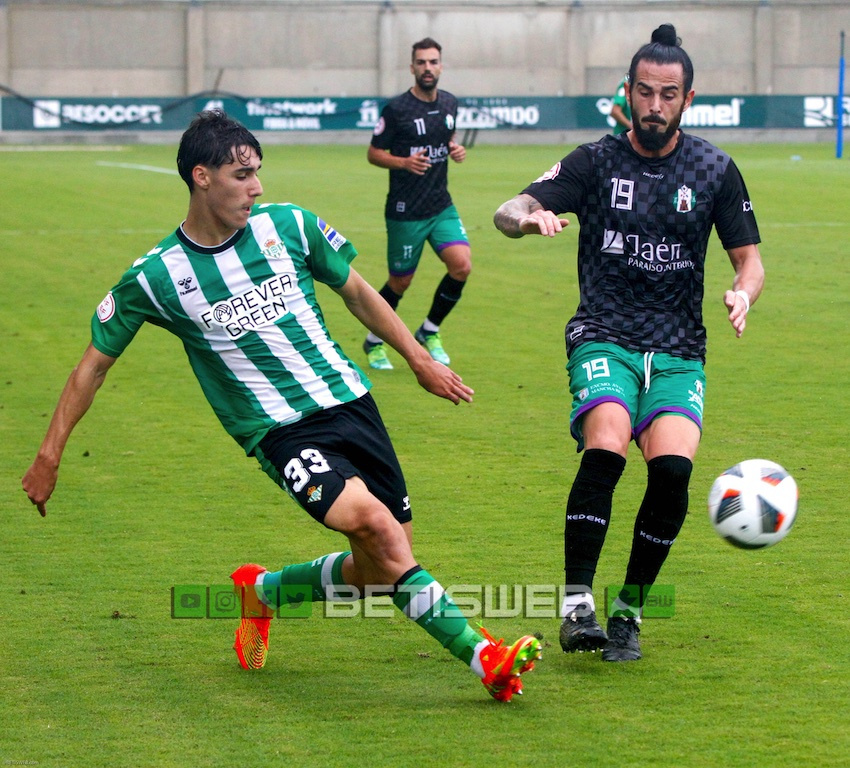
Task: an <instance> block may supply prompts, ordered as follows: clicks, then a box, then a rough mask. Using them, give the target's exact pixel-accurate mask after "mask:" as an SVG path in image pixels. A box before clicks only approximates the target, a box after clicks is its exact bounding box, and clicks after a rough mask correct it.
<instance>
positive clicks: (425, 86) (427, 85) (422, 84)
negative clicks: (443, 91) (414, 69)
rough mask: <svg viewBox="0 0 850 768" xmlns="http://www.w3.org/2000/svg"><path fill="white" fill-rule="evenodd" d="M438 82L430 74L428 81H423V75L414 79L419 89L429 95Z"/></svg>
mask: <svg viewBox="0 0 850 768" xmlns="http://www.w3.org/2000/svg"><path fill="white" fill-rule="evenodd" d="M429 74H430V73H429ZM439 80H440V78H439V77H437V76H436V75H434V74H431V79H430V80H425V78H424V75H420V76H419V77H417V78H416V85H418V86H419V89H420V90H422V91H424V92H425V93H431V91H433V90H435V89H436V87H437V83H438V82H439Z"/></svg>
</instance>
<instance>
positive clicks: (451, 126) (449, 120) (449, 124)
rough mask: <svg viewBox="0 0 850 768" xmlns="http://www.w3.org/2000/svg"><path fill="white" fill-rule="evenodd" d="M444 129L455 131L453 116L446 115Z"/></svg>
mask: <svg viewBox="0 0 850 768" xmlns="http://www.w3.org/2000/svg"><path fill="white" fill-rule="evenodd" d="M446 128H448V129H449V130H450V131H453V130H454V129H455V119H454V116H452V115H446Z"/></svg>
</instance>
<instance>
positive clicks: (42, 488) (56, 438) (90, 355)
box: [21, 344, 115, 517]
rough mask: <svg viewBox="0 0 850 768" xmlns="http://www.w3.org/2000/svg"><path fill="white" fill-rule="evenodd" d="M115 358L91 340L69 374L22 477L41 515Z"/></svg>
mask: <svg viewBox="0 0 850 768" xmlns="http://www.w3.org/2000/svg"><path fill="white" fill-rule="evenodd" d="M114 362H115V358H114V357H109V356H108V355H104V354H103V353H102V352H98V351H97V350H96V349H95V348H94V347H93V346H92V345H91V344H89V347H88V349H86V351H85V353H84V354H83V357H82V359H81V360H80V362H79V363H78V364H77V367H76V368H74V370H73V371H72V372H71V375H70V376H69V377H68V381H67V383H66V384H65V388H64V389H63V390H62V394H61V396H60V397H59V403H58V404H57V405H56V410H55V411H54V412H53V418H52V419H51V420H50V426H49V427H48V428H47V434H46V435H45V437H44V441H43V442H42V444H41V448H39V449H38V453H37V454H36V457H35V461H33V463H32V465H31V466H30V468H29V469H28V470H27V472H26V474H25V475H24V477H23V480H22V481H21V485H23V488H24V490H25V491H26V493H27V496H28V497H29V500H30V501H31V502H32V503H33V504H35V506H36V507H37V508H38V511H39V512H40V513H41V516H42V517H44V516H45V515H46V514H47V508H46V505H47V500H48V499H49V498H50V497H51V495H52V494H53V489H54V488H55V487H56V480H57V477H58V476H59V463H60V462H61V461H62V453H63V452H64V451H65V445H66V444H67V442H68V438H69V437H70V436H71V432H72V431H73V429H74V427H75V426H76V425H77V422H78V421H79V420H80V419H81V418H83V416H84V415H85V414H86V411H88V409H89V407H90V406H91V404H92V401H93V400H94V396H95V394H96V393H97V390H98V389H100V386H101V384H103V381H104V379H105V378H106V373H107V371H108V370H109V369H110V368H111V367H112V364H113V363H114Z"/></svg>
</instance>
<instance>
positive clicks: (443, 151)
mask: <svg viewBox="0 0 850 768" xmlns="http://www.w3.org/2000/svg"><path fill="white" fill-rule="evenodd" d="M441 53H442V48H441V47H440V44H439V43H437V42H436V41H435V40H432V39H431V38H430V37H426V38H425V39H424V40H420V41H419V42H416V43H414V44H413V52H412V55H411V64H410V71H411V74H412V75H413V77H414V83H413V86H412V87H411V88H410V89H409V90H407V91H405V92H404V93H402V94H401V95H400V96H396V97H395V98H394V99H390V101H389V102H388V103H387V105H386V106H385V107H384V109H383V110H382V111H381V117H380V120H378V124H377V125H376V126H375V131H374V133H373V135H372V141H371V144H370V145H369V151H368V155H367V157H368V160H369V162H370V163H372V164H373V165H376V166H378V167H379V168H387V169H388V170H389V172H390V173H389V176H390V188H389V193H388V194H387V202H386V206H385V209H384V218H385V220H386V225H387V266H388V268H389V277H388V279H387V282H386V283H385V285H384V286H383V288H381V290H380V294H381V296H383V297H384V299H386V301H387V303H388V304H389V305H390V306H391V307H392V308H393V309H397V308H398V304H399V302H400V301H401V298H402V296H403V295H404V292H405V291H406V290H407V289H408V287H409V286H410V283H411V281H412V280H413V275H414V274H415V272H416V267H417V266H418V265H419V259H420V257H421V256H422V251H423V249H424V246H425V243H426V242H427V243H428V244H429V245H430V246H431V248H432V249H433V250H434V251H435V252H436V254H437V255H438V256H439V257H440V259H441V260H442V261H443V263H444V264H445V265H446V274H445V276H444V277H443V279H442V280H441V281H440V284H439V285H438V286H437V290H436V292H435V293H434V299H433V302H432V303H431V308H430V309H429V311H428V315H427V317H426V318H425V320H424V321H423V323H422V324H421V325H420V326H419V328H417V330H416V332H415V333H414V336H415V337H416V340H417V341H418V342H419V343H420V344H421V345H422V346H424V347H425V349H427V350H428V352H429V353H430V355H431V357H432V358H433V359H434V360H436V361H437V362H439V363H443V364H444V365H448V364H449V362H450V359H449V356H448V354H447V353H446V351H445V349H444V348H443V342H442V337H441V336H440V324H441V323H442V322H443V320H445V319H446V316H447V315H448V314H449V312H451V311H452V309H454V306H455V304H457V302H458V301H460V296H461V293H462V291H463V288H464V286H465V285H466V280H467V278H468V277H469V273H470V271H471V270H472V255H471V251H470V247H469V239H468V238H467V235H466V230H465V229H464V226H463V222H462V221H461V220H460V216H459V214H458V212H457V209H456V208H455V207H454V205H453V204H452V198H451V195H450V194H449V190H448V161H449V159H451V160H453V161H454V162H456V163H460V162H463V160H464V158H465V157H466V149H465V148H464V147H463V146H462V145H461V144H458V143H457V142H456V141H455V140H454V135H455V121H456V120H457V99H456V98H455V97H454V96H453V95H452V94H450V93H449V92H448V91H443V90H438V89H437V83H438V82H439V80H440V74H441V73H442V71H443V64H442V58H441ZM363 349H364V351H365V352H366V354H367V356H368V359H369V366H370V367H371V368H375V369H378V370H381V369H390V368H392V367H393V366H392V363H391V362H390V360H389V358H388V357H387V353H386V350H385V348H384V344H383V342H382V340H381V339H380V338H379V337H378V336H376V335H375V334H372V333H370V334H369V336H368V337H367V338H366V341H365V342H364V344H363Z"/></svg>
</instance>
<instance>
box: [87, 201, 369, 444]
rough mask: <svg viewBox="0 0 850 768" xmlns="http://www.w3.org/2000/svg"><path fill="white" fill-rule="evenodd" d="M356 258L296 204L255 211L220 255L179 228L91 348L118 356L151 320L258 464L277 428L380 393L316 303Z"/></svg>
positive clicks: (151, 255)
mask: <svg viewBox="0 0 850 768" xmlns="http://www.w3.org/2000/svg"><path fill="white" fill-rule="evenodd" d="M356 255H357V251H356V250H355V248H354V246H353V245H352V244H351V243H349V242H348V240H346V238H345V237H343V236H342V235H341V234H339V233H338V232H337V231H336V230H334V229H333V228H332V227H331V226H329V225H328V224H326V223H325V222H324V221H322V220H321V219H320V218H318V217H317V216H316V215H315V214H313V213H310V212H309V211H307V210H305V209H303V208H299V207H298V206H295V205H291V204H289V203H287V204H284V205H270V204H263V205H255V206H254V207H253V208H252V211H251V216H250V218H249V219H248V226H247V227H246V228H245V229H243V230H241V231H238V232H236V233H235V234H234V235H233V236H232V237H231V238H230V239H229V240H227V241H226V242H224V243H222V244H221V245H218V246H215V247H212V248H207V247H203V246H200V245H198V244H196V243H194V242H192V241H191V240H190V239H189V238H188V237H187V236H186V235H185V234H184V232H183V230H182V228H178V229H177V230H176V231H175V232H173V233H172V234H171V235H169V236H168V237H167V238H165V239H164V240H163V241H162V242H161V243H159V245H157V246H156V247H155V248H154V249H153V250H151V251H150V252H148V253H147V255H145V256H143V257H142V258H140V259H138V260H137V261H136V262H135V263H134V264H133V266H132V267H131V268H130V269H129V270H128V271H127V272H126V273H125V274H124V275H123V276H122V277H121V280H120V281H119V282H118V284H117V285H115V286H114V287H113V288H112V290H111V291H110V292H109V293H108V294H107V296H106V298H105V299H104V300H103V301H102V302H101V303H100V305H99V306H98V308H97V311H96V312H95V314H94V317H93V318H92V343H93V345H94V346H95V347H96V348H97V349H98V350H99V351H100V352H102V353H104V354H106V355H109V356H111V357H118V356H119V355H120V354H121V353H122V352H123V351H124V349H125V348H126V347H127V345H128V344H129V343H130V341H132V339H133V337H134V336H135V334H136V332H137V331H138V330H139V328H140V327H141V326H142V324H143V323H145V322H148V323H152V324H153V325H157V326H160V327H162V328H165V329H166V330H168V331H170V332H171V333H173V334H174V335H175V336H177V337H178V338H179V339H180V340H181V341H182V342H183V347H184V349H185V350H186V354H187V356H188V358H189V363H190V364H191V366H192V370H193V371H194V373H195V376H196V377H197V379H198V381H199V383H200V385H201V388H202V389H203V392H204V395H205V396H206V398H207V400H208V401H209V403H210V405H211V406H212V408H213V410H214V411H215V414H216V416H218V418H219V420H220V421H221V423H222V425H223V426H224V428H225V429H226V430H227V432H228V433H229V434H230V435H231V436H232V437H233V438H234V439H235V440H236V441H237V442H238V443H239V444H240V445H241V446H242V447H243V448H244V449H245V452H246V453H248V454H249V455H250V454H251V453H252V452H253V450H254V448H255V446H256V445H257V443H258V442H259V441H260V440H261V439H262V438H263V437H264V436H265V434H266V433H267V432H268V431H269V430H270V429H273V428H274V427H277V426H280V425H283V424H290V423H293V422H296V421H299V420H300V419H302V418H304V417H305V416H307V415H309V414H311V413H314V412H316V411H320V410H323V409H325V408H331V407H333V406H335V405H339V404H340V403H345V402H350V401H352V400H355V399H357V398H358V397H362V396H363V395H364V394H366V392H367V391H368V390H369V388H370V387H371V383H370V382H369V380H368V378H367V377H366V376H365V375H364V373H363V371H362V370H361V369H360V368H359V367H358V366H357V365H356V364H355V363H354V362H353V361H352V360H350V359H349V358H348V357H346V355H345V354H344V353H343V351H342V349H341V348H340V347H339V345H338V344H337V343H336V342H335V341H333V339H331V337H330V335H329V333H328V330H327V327H326V326H325V321H324V318H323V316H322V310H321V308H320V307H319V304H318V302H317V300H316V293H315V283H314V281H315V280H318V281H319V282H322V283H325V284H327V285H329V286H331V287H334V288H338V287H340V286H342V285H343V284H344V283H345V282H346V280H347V279H348V275H349V270H350V266H349V265H350V263H351V261H352V259H354V257H355V256H356Z"/></svg>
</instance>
